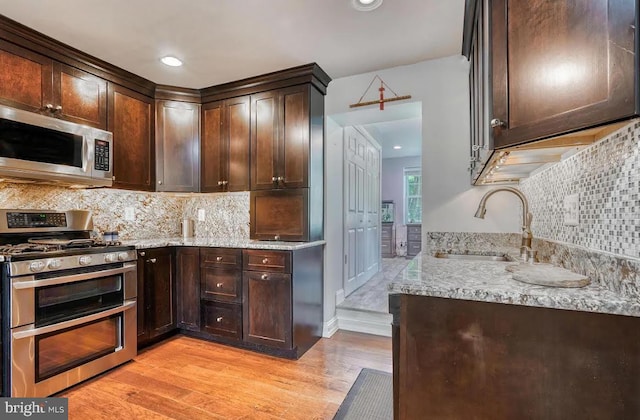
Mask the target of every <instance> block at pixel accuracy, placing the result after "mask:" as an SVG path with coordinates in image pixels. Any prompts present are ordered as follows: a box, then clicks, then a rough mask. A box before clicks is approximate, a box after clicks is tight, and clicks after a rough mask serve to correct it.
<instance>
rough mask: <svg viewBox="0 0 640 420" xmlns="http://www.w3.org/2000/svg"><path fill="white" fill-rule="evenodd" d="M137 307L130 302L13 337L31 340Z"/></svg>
mask: <svg viewBox="0 0 640 420" xmlns="http://www.w3.org/2000/svg"><path fill="white" fill-rule="evenodd" d="M135 306H136V301H135V300H128V301H126V302H125V303H124V304H123V305H122V306H118V307H117V308H111V309H108V310H106V311H102V312H98V313H97V314H91V315H87V316H83V317H82V318H76V319H71V320H69V321H63V322H59V323H57V324H54V325H47V326H46V327H40V328H30V329H27V330H24V331H15V332H13V333H12V335H13V338H14V339H16V340H19V339H22V338H29V337H33V336H36V335H42V334H48V333H52V332H56V331H60V330H63V329H65V328H71V327H76V326H78V325H80V324H84V323H86V322H91V321H96V320H98V319H100V318H105V317H108V316H111V315H115V314H119V313H121V312H124V311H126V310H129V309H132V308H135Z"/></svg>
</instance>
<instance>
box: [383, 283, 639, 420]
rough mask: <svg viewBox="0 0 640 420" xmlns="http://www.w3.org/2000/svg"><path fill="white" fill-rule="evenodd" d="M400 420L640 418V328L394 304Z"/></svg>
mask: <svg viewBox="0 0 640 420" xmlns="http://www.w3.org/2000/svg"><path fill="white" fill-rule="evenodd" d="M389 308H390V312H391V313H392V314H393V373H394V418H395V419H415V418H437V419H460V418H473V419H492V420H496V419H514V418H526V419H545V420H549V419H570V418H575V419H577V418H597V419H623V418H624V419H632V418H640V400H639V399H638V395H640V338H638V334H637V331H638V330H639V329H640V318H636V317H631V316H623V315H611V314H602V313H593V312H580V311H571V310H560V309H550V308H538V307H529V306H520V305H511V304H501V303H488V302H479V301H469V300H459V299H446V298H438V297H429V296H418V295H407V294H391V295H390V297H389Z"/></svg>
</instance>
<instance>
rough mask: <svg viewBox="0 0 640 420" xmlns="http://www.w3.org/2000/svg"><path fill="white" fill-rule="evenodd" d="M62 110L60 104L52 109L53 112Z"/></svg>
mask: <svg viewBox="0 0 640 420" xmlns="http://www.w3.org/2000/svg"><path fill="white" fill-rule="evenodd" d="M60 111H62V105H58V106H57V107H55V109H54V110H53V112H60Z"/></svg>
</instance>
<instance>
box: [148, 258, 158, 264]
mask: <svg viewBox="0 0 640 420" xmlns="http://www.w3.org/2000/svg"><path fill="white" fill-rule="evenodd" d="M156 261H157V260H156V259H155V258H151V259H149V262H150V263H151V264H155V263H156Z"/></svg>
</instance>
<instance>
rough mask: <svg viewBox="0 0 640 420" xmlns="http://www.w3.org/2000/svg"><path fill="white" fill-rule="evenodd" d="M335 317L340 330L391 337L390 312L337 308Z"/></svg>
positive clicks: (391, 319) (391, 318)
mask: <svg viewBox="0 0 640 420" xmlns="http://www.w3.org/2000/svg"><path fill="white" fill-rule="evenodd" d="M337 318H338V327H339V328H340V329H341V330H346V331H355V332H361V333H366V334H373V335H381V336H383V337H391V322H392V321H393V317H392V315H391V314H384V313H377V312H366V311H357V310H350V309H338V310H337Z"/></svg>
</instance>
